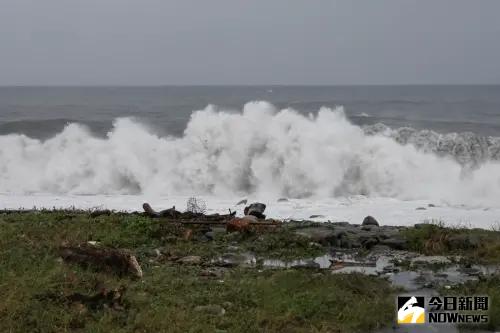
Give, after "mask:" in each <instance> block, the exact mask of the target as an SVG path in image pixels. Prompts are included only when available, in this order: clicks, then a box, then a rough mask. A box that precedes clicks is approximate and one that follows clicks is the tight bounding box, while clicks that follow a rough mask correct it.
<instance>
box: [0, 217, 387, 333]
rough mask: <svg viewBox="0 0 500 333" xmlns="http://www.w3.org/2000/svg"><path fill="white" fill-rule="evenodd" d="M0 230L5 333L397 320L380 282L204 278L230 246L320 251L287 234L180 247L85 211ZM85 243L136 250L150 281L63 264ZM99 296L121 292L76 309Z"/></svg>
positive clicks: (302, 274)
mask: <svg viewBox="0 0 500 333" xmlns="http://www.w3.org/2000/svg"><path fill="white" fill-rule="evenodd" d="M0 230H1V233H0V261H1V263H2V264H1V265H0V299H2V302H1V303H0V318H1V320H0V331H1V332H35V331H38V332H69V331H71V332H73V331H82V332H160V331H167V332H224V331H227V332H262V331H264V332H265V331H268V332H304V331H311V332H366V331H369V330H372V329H376V328H378V327H381V326H383V325H388V324H390V323H391V322H392V320H393V316H394V308H393V304H394V298H393V293H394V290H393V289H392V288H391V287H390V286H389V284H388V282H386V281H384V280H382V279H377V278H373V277H367V276H363V275H358V274H351V275H331V274H327V273H326V272H320V271H317V270H300V269H297V270H272V269H269V270H264V269H262V270H259V269H255V268H242V267H234V268H224V269H222V268H220V269H219V271H216V272H217V274H214V275H213V276H211V275H210V274H207V273H206V272H207V269H210V267H209V265H208V264H207V262H208V261H209V259H210V258H212V257H213V256H214V255H216V254H220V253H222V252H223V251H224V250H225V249H226V248H227V247H228V246H233V247H234V246H238V247H240V248H242V249H243V250H246V249H249V250H252V251H254V252H255V253H257V254H259V253H260V254H267V255H270V256H272V257H287V258H289V257H300V256H304V255H314V254H316V253H317V252H318V251H322V249H318V247H317V245H316V246H312V245H310V242H308V241H305V240H303V239H300V238H297V237H296V236H294V235H292V234H290V233H289V232H287V231H282V232H276V233H270V234H264V233H263V234H260V235H248V236H242V235H240V234H238V233H235V234H232V235H227V234H225V233H222V232H221V233H220V234H216V235H215V237H214V238H215V239H214V240H213V241H204V240H203V239H201V240H200V239H198V238H197V237H198V235H199V234H200V232H201V231H200V230H193V234H194V237H193V238H192V239H190V240H184V236H183V235H184V234H185V230H183V228H180V227H178V226H175V225H168V224H165V223H162V222H161V221H159V220H153V219H150V218H146V217H143V216H141V215H130V214H111V215H101V216H96V217H92V216H91V215H90V214H87V213H83V212H80V213H79V212H33V213H22V214H17V213H16V214H2V215H0ZM87 241H98V242H100V243H101V244H103V245H106V246H110V247H116V248H127V249H130V250H131V251H132V252H134V253H135V254H137V256H138V260H139V262H140V263H141V266H142V268H143V270H144V278H143V279H140V280H139V279H133V278H129V277H119V276H116V275H114V274H109V273H103V272H99V271H97V270H95V269H92V268H81V267H79V266H76V265H72V264H68V263H64V262H62V260H61V259H60V258H59V253H58V248H59V246H60V245H62V244H73V243H74V244H76V243H80V242H87ZM158 248H159V249H161V251H162V252H168V253H170V254H172V255H177V256H187V255H200V256H201V257H202V260H203V262H204V263H205V264H204V265H186V264H179V263H176V262H171V261H168V260H158V259H157V258H156V256H155V255H154V251H155V249H158ZM207 275H208V276H207ZM103 288H105V289H106V290H115V289H119V290H120V293H123V297H121V298H120V301H119V304H118V306H114V305H116V304H114V305H112V306H110V305H109V304H108V303H106V301H103V302H101V303H98V304H90V305H89V304H86V303H85V302H73V301H72V298H71V297H73V296H71V295H74V294H75V293H76V294H79V295H95V294H96V293H98V292H99V291H100V290H103ZM122 289H123V290H124V291H123V292H122V291H121V290H122ZM82 303H83V304H82ZM221 309H223V310H221ZM221 312H225V313H224V314H221Z"/></svg>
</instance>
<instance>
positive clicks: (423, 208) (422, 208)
mask: <svg viewBox="0 0 500 333" xmlns="http://www.w3.org/2000/svg"><path fill="white" fill-rule="evenodd" d="M426 209H427V208H425V207H417V208H416V209H415V210H426Z"/></svg>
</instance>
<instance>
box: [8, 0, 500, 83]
mask: <svg viewBox="0 0 500 333" xmlns="http://www.w3.org/2000/svg"><path fill="white" fill-rule="evenodd" d="M499 15H500V1H498V0H367V1H352V0H344V1H334V0H329V1H327V0H324V1H320V0H307V1H306V0H251V1H250V0H209V1H206V0H197V1H194V0H178V1H172V0H71V1H68V0H0V85H107V84H117V85H158V84H412V83H417V84H426V83H434V84H439V83H452V84H461V83H497V84H498V83H500V19H499Z"/></svg>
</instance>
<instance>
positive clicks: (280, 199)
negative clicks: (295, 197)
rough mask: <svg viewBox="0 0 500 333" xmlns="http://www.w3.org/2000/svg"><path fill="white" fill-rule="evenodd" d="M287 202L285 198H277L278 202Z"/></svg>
mask: <svg viewBox="0 0 500 333" xmlns="http://www.w3.org/2000/svg"><path fill="white" fill-rule="evenodd" d="M287 201H288V199H287V198H279V199H278V202H287Z"/></svg>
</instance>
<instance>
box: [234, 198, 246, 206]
mask: <svg viewBox="0 0 500 333" xmlns="http://www.w3.org/2000/svg"><path fill="white" fill-rule="evenodd" d="M247 202H248V200H247V199H243V200H241V201H239V202H238V203H237V204H236V206H239V205H246V204H247Z"/></svg>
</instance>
